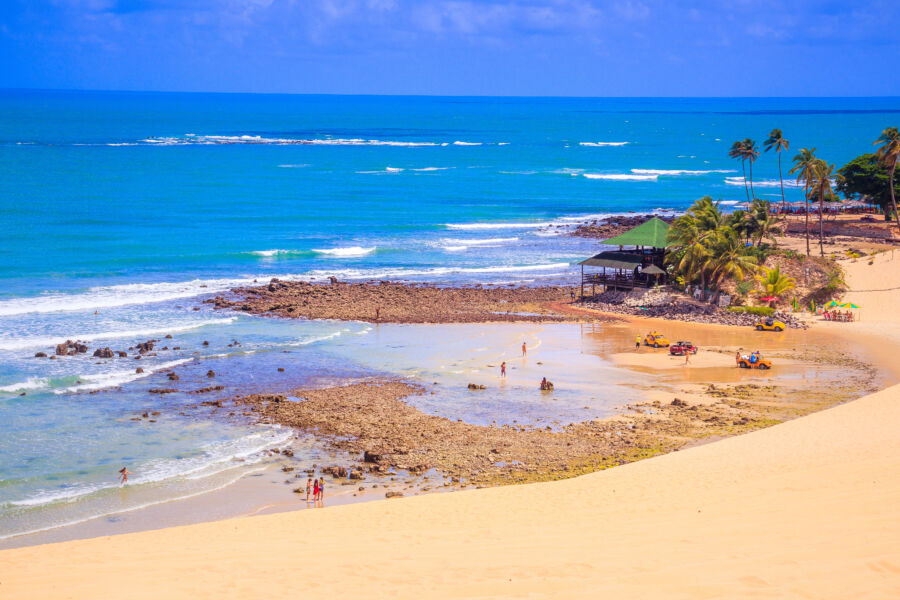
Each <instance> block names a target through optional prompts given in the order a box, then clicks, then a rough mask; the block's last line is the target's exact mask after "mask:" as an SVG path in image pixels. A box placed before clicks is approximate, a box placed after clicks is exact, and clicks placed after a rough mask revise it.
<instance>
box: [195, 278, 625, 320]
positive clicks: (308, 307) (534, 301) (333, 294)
mask: <svg viewBox="0 0 900 600" xmlns="http://www.w3.org/2000/svg"><path fill="white" fill-rule="evenodd" d="M574 292H575V288H569V287H520V286H506V287H495V286H481V285H475V286H471V287H437V286H433V285H426V284H404V283H392V282H389V281H381V282H366V283H347V282H339V281H337V280H335V281H333V282H332V283H331V284H330V285H329V284H318V283H307V282H305V281H279V280H277V279H273V280H272V281H271V282H270V283H269V284H268V285H265V286H258V287H248V288H237V289H234V290H231V292H230V293H229V294H228V295H227V296H222V295H220V296H216V297H215V298H211V299H209V300H206V302H207V303H208V304H212V305H213V306H214V307H215V308H216V309H231V310H239V311H243V312H248V313H250V314H256V315H266V316H271V317H285V318H308V319H340V320H344V321H368V322H373V323H374V322H377V323H488V322H498V321H507V322H508V321H565V320H571V317H567V316H564V315H559V314H555V313H553V312H552V311H550V310H548V309H547V308H546V306H545V304H546V303H548V302H556V301H563V300H571V299H572V298H573V297H574V296H573V294H574ZM609 319H612V317H609Z"/></svg>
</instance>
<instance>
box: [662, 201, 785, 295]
mask: <svg viewBox="0 0 900 600" xmlns="http://www.w3.org/2000/svg"><path fill="white" fill-rule="evenodd" d="M761 214H764V218H763V219H762V222H760V220H759V215H761ZM770 221H771V219H770V217H769V215H768V208H767V203H764V202H763V201H761V200H756V201H754V206H753V207H752V208H751V210H750V211H747V212H744V211H736V212H734V213H732V214H731V215H728V216H726V215H725V214H724V213H723V212H722V211H721V210H720V209H719V203H718V202H714V201H713V199H712V198H710V197H709V196H704V197H703V198H701V199H699V200H697V201H696V202H695V203H694V204H693V205H692V206H691V207H690V208H689V209H688V210H687V212H685V214H684V216H681V217H679V218H677V219H675V221H674V222H673V223H672V227H671V228H670V229H669V235H668V240H669V243H670V244H671V245H670V248H669V252H668V254H667V256H666V261H667V262H668V263H669V264H670V265H672V266H673V267H674V271H675V272H674V274H675V276H676V277H682V278H683V280H684V281H685V283H688V284H691V283H699V284H700V286H701V287H702V288H703V289H706V288H707V286H712V288H713V289H714V290H715V293H716V296H717V297H718V295H719V293H720V292H721V290H722V285H723V284H724V283H725V281H727V280H729V279H733V280H735V281H738V282H740V281H743V280H744V279H746V278H747V276H748V275H750V276H752V275H754V274H755V272H756V269H757V265H758V261H757V258H756V256H755V255H754V252H752V251H750V250H748V248H752V246H750V247H748V246H747V245H745V243H744V240H745V239H757V240H761V239H762V237H763V236H764V235H771V233H772V231H773V229H774V226H773V225H772V223H771V222H770Z"/></svg>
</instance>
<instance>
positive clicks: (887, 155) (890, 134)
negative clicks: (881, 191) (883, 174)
mask: <svg viewBox="0 0 900 600" xmlns="http://www.w3.org/2000/svg"><path fill="white" fill-rule="evenodd" d="M878 144H881V147H880V148H878V153H877V154H878V160H880V161H881V164H883V165H884V166H885V167H886V168H887V170H888V188H890V190H891V207H892V208H893V209H894V219H895V220H896V221H897V228H898V229H900V214H898V213H897V199H896V198H895V197H894V171H895V170H896V169H897V158H898V157H900V131H897V128H896V127H888V128H886V129H885V130H884V131H882V132H881V135H880V136H878V139H877V140H875V142H874V145H876V146H877V145H878Z"/></svg>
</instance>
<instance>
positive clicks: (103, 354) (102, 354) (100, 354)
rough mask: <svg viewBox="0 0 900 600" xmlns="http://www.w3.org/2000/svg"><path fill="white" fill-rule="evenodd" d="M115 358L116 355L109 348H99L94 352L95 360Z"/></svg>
mask: <svg viewBox="0 0 900 600" xmlns="http://www.w3.org/2000/svg"><path fill="white" fill-rule="evenodd" d="M114 356H115V354H113V351H112V350H110V349H109V347H108V346H107V347H106V348H97V349H96V350H94V358H112V357H114Z"/></svg>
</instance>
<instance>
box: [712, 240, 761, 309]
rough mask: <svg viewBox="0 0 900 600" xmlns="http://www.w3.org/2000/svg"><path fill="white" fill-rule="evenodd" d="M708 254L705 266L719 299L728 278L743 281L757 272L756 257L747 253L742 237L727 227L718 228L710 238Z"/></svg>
mask: <svg viewBox="0 0 900 600" xmlns="http://www.w3.org/2000/svg"><path fill="white" fill-rule="evenodd" d="M708 253H709V258H707V259H706V264H705V265H704V266H705V267H706V270H707V271H708V272H709V280H710V283H712V284H713V285H714V286H715V289H716V297H717V298H718V296H719V293H720V292H721V291H722V282H723V281H724V280H725V278H726V277H731V278H732V279H735V280H736V281H743V280H744V278H745V277H746V276H747V275H748V274H753V273H755V272H756V269H757V263H756V257H754V256H750V255H749V254H747V253H746V250H745V246H744V242H743V240H742V239H741V237H740V236H739V235H738V233H737V232H736V231H735V230H734V229H732V228H731V227H729V226H727V225H724V226H722V227H720V228H718V229H717V230H716V231H715V232H714V233H713V234H712V236H710V239H709V240H708Z"/></svg>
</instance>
